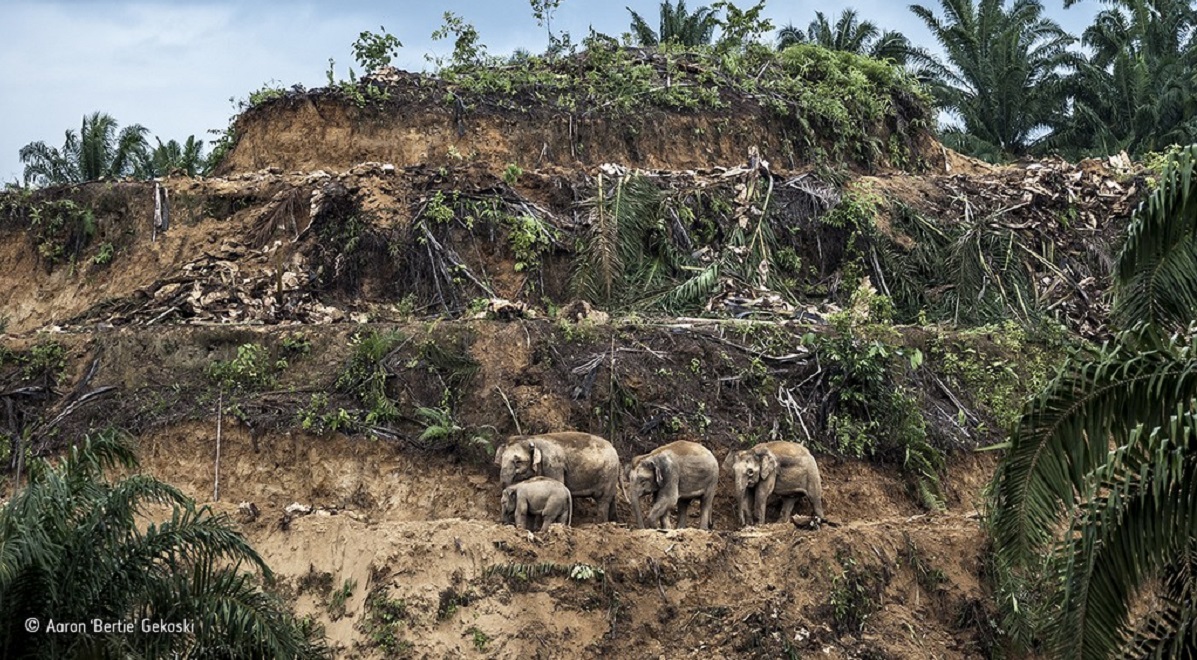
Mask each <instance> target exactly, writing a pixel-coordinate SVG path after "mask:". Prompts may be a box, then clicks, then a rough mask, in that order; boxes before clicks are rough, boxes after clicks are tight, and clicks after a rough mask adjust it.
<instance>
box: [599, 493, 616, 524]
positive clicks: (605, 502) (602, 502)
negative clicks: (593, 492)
mask: <svg viewBox="0 0 1197 660" xmlns="http://www.w3.org/2000/svg"><path fill="white" fill-rule="evenodd" d="M594 501H595V503H597V504H598V522H601V523H605V522H615V491H611V492H609V493H603V494H602V495H599V496H597V497H595V498H594Z"/></svg>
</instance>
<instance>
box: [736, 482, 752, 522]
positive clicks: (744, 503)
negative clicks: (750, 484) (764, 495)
mask: <svg viewBox="0 0 1197 660" xmlns="http://www.w3.org/2000/svg"><path fill="white" fill-rule="evenodd" d="M736 513H737V514H738V516H739V519H740V527H747V526H749V525H751V524H752V499H751V492H750V491H749V490H748V489H745V490H744V492H743V493H740V508H739V509H738V510H737V511H736Z"/></svg>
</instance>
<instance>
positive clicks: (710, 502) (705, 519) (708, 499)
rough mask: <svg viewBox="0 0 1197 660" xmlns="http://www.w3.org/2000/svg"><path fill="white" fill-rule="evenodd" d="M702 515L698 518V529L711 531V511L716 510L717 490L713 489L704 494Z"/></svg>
mask: <svg viewBox="0 0 1197 660" xmlns="http://www.w3.org/2000/svg"><path fill="white" fill-rule="evenodd" d="M701 507H702V508H701V509H700V514H699V518H698V528H699V529H705V530H709V529H710V528H711V510H712V509H714V508H715V489H714V488H711V489H709V490H707V492H705V493H703V494H702V503H701Z"/></svg>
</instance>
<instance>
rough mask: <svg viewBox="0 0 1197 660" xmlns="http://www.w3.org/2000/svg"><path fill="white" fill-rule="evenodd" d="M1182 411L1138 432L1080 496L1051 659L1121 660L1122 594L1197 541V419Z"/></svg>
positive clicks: (1065, 552)
mask: <svg viewBox="0 0 1197 660" xmlns="http://www.w3.org/2000/svg"><path fill="white" fill-rule="evenodd" d="M1186 408H1188V406H1187V405H1181V406H1180V409H1179V410H1178V411H1177V412H1176V413H1175V414H1174V415H1172V417H1171V418H1170V420H1169V421H1168V423H1167V424H1166V425H1164V426H1161V427H1154V428H1151V429H1150V430H1147V429H1145V428H1144V427H1139V428H1137V429H1136V430H1135V431H1134V432H1133V433H1132V434H1131V436H1130V438H1129V439H1128V443H1127V444H1126V445H1124V446H1121V447H1119V449H1118V450H1117V451H1116V452H1114V454H1112V455H1111V457H1110V460H1109V461H1108V462H1107V463H1106V464H1105V465H1103V466H1102V467H1101V468H1100V469H1098V470H1097V471H1096V472H1095V474H1094V476H1093V478H1092V479H1091V480H1090V484H1089V487H1088V490H1087V491H1084V492H1083V494H1084V497H1085V500H1086V502H1085V504H1084V505H1083V506H1082V507H1081V513H1080V515H1079V516H1077V517H1076V518H1075V519H1074V520H1075V522H1074V524H1073V528H1072V530H1071V531H1070V532H1069V533H1068V534H1065V535H1064V537H1063V541H1062V544H1061V545H1062V546H1063V547H1062V549H1061V551H1060V553H1061V554H1062V561H1059V562H1058V564H1059V565H1060V566H1061V567H1062V569H1063V571H1062V572H1063V574H1064V575H1063V577H1064V579H1065V585H1066V586H1065V589H1064V590H1063V591H1062V596H1063V597H1062V601H1061V603H1060V607H1059V610H1058V612H1059V615H1058V616H1056V617H1054V619H1053V621H1052V624H1051V626H1050V628H1049V632H1050V633H1051V639H1052V642H1053V644H1054V649H1053V650H1054V653H1053V655H1054V656H1055V657H1075V658H1084V659H1093V660H1097V659H1100V658H1108V657H1114V656H1115V655H1118V652H1119V650H1120V649H1121V648H1122V647H1123V646H1124V645H1125V644H1126V643H1127V639H1128V638H1129V634H1128V632H1129V631H1128V618H1129V605H1130V604H1129V601H1128V599H1127V597H1126V596H1127V594H1133V593H1135V592H1137V591H1138V590H1139V589H1140V588H1141V587H1143V586H1144V584H1145V582H1146V581H1147V580H1148V579H1149V578H1151V577H1152V576H1154V575H1156V574H1158V573H1159V571H1160V570H1161V569H1163V568H1164V567H1165V566H1166V565H1168V564H1170V563H1173V561H1174V558H1176V557H1177V556H1180V555H1182V554H1183V553H1184V552H1185V551H1186V550H1187V548H1188V546H1189V545H1190V544H1191V543H1193V539H1195V538H1197V452H1195V451H1194V450H1195V449H1197V418H1194V416H1193V415H1192V414H1191V413H1188V412H1186ZM1192 607H1193V606H1192V603H1191V602H1190V603H1189V604H1188V605H1187V606H1182V609H1188V610H1191V609H1192Z"/></svg>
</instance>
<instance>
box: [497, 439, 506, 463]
mask: <svg viewBox="0 0 1197 660" xmlns="http://www.w3.org/2000/svg"><path fill="white" fill-rule="evenodd" d="M505 451H507V445H505V444H503V445H499V446H498V447H496V448H495V465H497V466H499V467H503V452H505Z"/></svg>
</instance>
